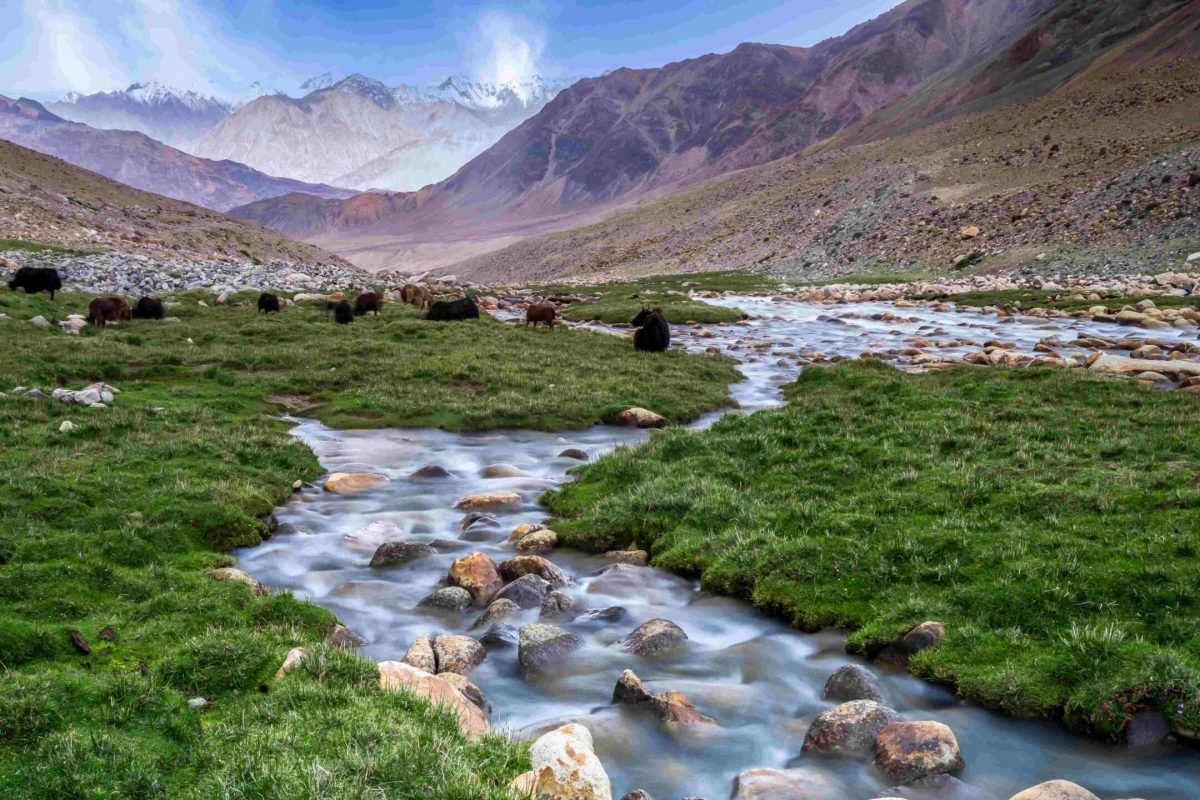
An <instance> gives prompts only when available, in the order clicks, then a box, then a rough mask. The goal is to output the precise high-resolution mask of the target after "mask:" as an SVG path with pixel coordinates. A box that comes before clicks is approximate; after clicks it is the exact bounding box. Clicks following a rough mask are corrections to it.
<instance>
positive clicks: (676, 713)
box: [612, 669, 712, 725]
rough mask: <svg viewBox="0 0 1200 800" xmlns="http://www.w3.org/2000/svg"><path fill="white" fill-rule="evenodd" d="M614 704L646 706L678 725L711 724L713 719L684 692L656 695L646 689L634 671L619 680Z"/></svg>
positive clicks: (624, 673) (665, 719)
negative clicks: (703, 712)
mask: <svg viewBox="0 0 1200 800" xmlns="http://www.w3.org/2000/svg"><path fill="white" fill-rule="evenodd" d="M612 701H613V703H621V704H624V705H631V706H644V707H646V708H649V709H651V710H652V711H653V712H654V713H655V715H657V716H658V718H659V719H660V720H662V721H663V722H669V723H672V724H676V725H693V724H696V723H711V722H712V718H711V717H707V716H705V715H704V714H701V713H700V712H699V711H698V710H696V707H695V706H694V705H692V701H691V700H689V699H688V698H687V695H685V694H683V693H682V692H676V691H666V692H661V693H658V694H655V693H654V692H651V691H650V690H649V689H647V688H646V686H645V684H643V683H642V680H641V678H639V677H638V676H637V675H636V674H635V673H634V672H633V670H629V669H627V670H625V671H624V672H622V673H621V677H620V678H618V679H617V685H616V688H615V689H613V697H612Z"/></svg>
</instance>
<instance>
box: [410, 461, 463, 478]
mask: <svg viewBox="0 0 1200 800" xmlns="http://www.w3.org/2000/svg"><path fill="white" fill-rule="evenodd" d="M411 477H413V478H426V479H438V478H453V477H454V473H453V472H451V471H450V470H448V469H446V468H445V467H442V466H438V465H437V464H428V465H426V466H424V467H421V468H420V469H419V470H417V471H416V472H414V473H413V474H412V476H411Z"/></svg>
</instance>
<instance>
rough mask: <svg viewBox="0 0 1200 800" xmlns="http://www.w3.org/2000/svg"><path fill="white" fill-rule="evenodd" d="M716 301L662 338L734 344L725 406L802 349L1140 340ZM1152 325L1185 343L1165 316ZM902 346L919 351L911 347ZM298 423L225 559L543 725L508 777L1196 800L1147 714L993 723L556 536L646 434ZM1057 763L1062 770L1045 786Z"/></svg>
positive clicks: (1029, 348)
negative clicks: (711, 309) (254, 528)
mask: <svg viewBox="0 0 1200 800" xmlns="http://www.w3.org/2000/svg"><path fill="white" fill-rule="evenodd" d="M498 302H499V303H502V304H506V305H513V304H515V303H517V302H519V298H515V297H514V298H508V297H507V296H506V295H504V294H501V296H500V297H499V298H498ZM714 302H718V303H724V304H730V305H734V306H736V307H739V308H743V309H744V310H746V311H747V312H748V314H749V315H750V319H748V320H746V321H744V322H743V323H741V324H731V325H723V326H712V327H709V326H697V327H695V328H690V329H689V328H682V329H680V330H678V341H679V342H681V343H682V345H683V346H686V347H689V348H692V349H698V350H706V349H710V348H711V349H713V350H714V351H716V352H720V353H726V354H729V355H732V356H734V357H736V358H738V359H739V361H741V362H742V370H743V373H744V374H745V376H746V381H745V382H744V383H742V384H740V385H738V386H737V387H735V388H734V393H735V396H736V397H737V399H738V401H739V403H740V405H741V407H742V409H743V411H753V410H756V409H759V408H766V407H770V406H773V405H777V404H778V403H780V402H781V392H780V387H781V386H782V385H783V384H785V383H787V382H788V381H790V380H791V379H792V378H793V377H794V376H795V375H796V374H797V372H798V371H799V370H800V369H802V368H804V367H805V366H807V365H810V364H814V363H824V362H829V361H834V360H838V359H842V358H856V357H860V356H862V355H863V354H864V353H874V354H877V355H878V357H884V358H887V359H888V360H890V361H893V362H894V363H896V364H897V365H898V366H901V367H903V368H909V369H924V368H928V365H927V364H921V363H919V357H918V356H917V355H913V354H911V353H910V354H905V353H904V352H903V351H905V350H913V349H919V350H921V351H922V353H923V354H924V355H931V356H937V357H938V358H939V359H944V360H946V361H950V360H955V359H960V358H962V357H963V356H965V355H967V354H969V353H971V352H973V349H974V348H977V347H984V348H986V347H989V346H990V347H992V348H994V349H998V350H1002V351H1004V352H1006V353H1012V354H1015V355H1021V356H1029V357H1031V358H1037V357H1041V356H1042V355H1044V354H1043V353H1042V351H1039V350H1038V349H1037V348H1038V345H1039V343H1041V342H1043V341H1044V340H1047V339H1055V340H1058V341H1061V342H1064V344H1063V345H1062V348H1061V349H1062V352H1061V353H1060V356H1062V357H1064V358H1067V359H1074V358H1075V357H1076V356H1077V355H1083V354H1085V353H1088V354H1089V355H1087V356H1086V357H1090V351H1091V350H1095V351H1096V352H1098V353H1100V355H1101V356H1102V357H1108V356H1115V355H1117V353H1118V352H1124V351H1114V350H1113V349H1111V348H1104V347H1098V346H1096V345H1094V344H1089V345H1076V344H1074V343H1076V342H1079V341H1081V340H1101V339H1104V338H1105V337H1108V338H1116V332H1118V331H1123V330H1128V332H1129V333H1130V336H1131V338H1132V337H1137V336H1146V335H1147V334H1145V333H1144V331H1143V330H1142V329H1132V328H1129V329H1126V328H1121V327H1120V326H1118V325H1116V324H1114V323H1111V322H1104V321H1095V320H1092V319H1084V318H1073V317H1071V318H1061V319H1046V318H1038V317H1023V316H1013V315H1006V316H1000V315H998V314H996V313H991V312H987V311H983V310H975V309H973V310H963V311H952V310H949V309H946V308H941V307H939V306H937V305H935V304H933V303H913V305H912V307H909V308H905V307H899V308H898V307H897V304H896V303H885V302H849V301H845V300H841V301H832V300H831V301H829V302H820V303H813V302H795V301H793V300H791V299H786V298H780V297H776V298H771V297H757V298H749V297H722V298H715V299H714ZM1153 335H1154V336H1156V337H1164V338H1165V340H1169V341H1171V342H1172V343H1190V342H1189V340H1190V341H1195V338H1196V334H1195V332H1194V331H1192V330H1183V329H1176V328H1171V329H1169V330H1155V331H1154V332H1153ZM918 338H921V339H923V340H925V341H926V342H927V344H926V345H924V346H922V347H920V348H915V347H912V342H911V340H913V339H918ZM989 341H993V342H997V343H998V344H993V345H987V344H986V343H987V342H989ZM1066 343H1070V344H1066ZM1002 344H1003V345H1008V346H1007V347H1001V346H1000V345H1002ZM1140 346H1145V345H1144V344H1143V345H1139V347H1140ZM1180 352H1181V351H1180ZM1085 360H1086V358H1085ZM1175 361H1178V362H1181V363H1195V361H1196V356H1195V354H1194V353H1191V352H1188V353H1184V354H1183V355H1182V356H1181V357H1179V358H1176V359H1175ZM638 416H639V415H631V417H632V418H637V417H638ZM715 416H716V415H713V416H711V417H709V418H708V419H706V420H702V421H701V422H700V423H698V424H700V425H704V424H707V423H709V422H711V421H712V419H714V418H715ZM296 434H297V435H298V436H300V437H301V438H302V439H303V440H304V441H306V442H307V443H309V444H310V445H311V446H312V447H313V448H314V450H315V451H316V453H317V455H318V457H319V458H320V460H321V462H322V464H324V465H325V467H326V468H327V469H328V470H329V471H330V475H329V476H327V478H326V479H325V480H324V481H322V482H321V483H319V484H316V485H313V486H309V487H305V488H303V489H302V490H301V491H300V492H299V493H298V494H297V496H296V498H295V500H294V501H293V502H292V503H290V504H288V505H287V506H285V507H284V508H281V509H279V510H278V511H277V516H278V520H279V522H280V527H279V529H278V530H277V533H276V535H275V536H274V537H273V538H272V539H270V540H269V541H268V542H267V543H265V544H264V545H262V546H260V547H258V548H254V549H252V550H244V551H241V552H239V553H238V558H239V560H240V565H239V566H240V567H241V568H242V569H244V570H245V571H246V572H247V573H249V574H250V575H252V576H253V577H254V578H255V579H257V580H258V581H261V582H262V584H264V585H266V586H271V587H278V588H286V589H289V590H291V591H293V592H295V593H296V594H298V595H300V596H303V597H307V598H310V599H312V600H314V601H316V602H318V603H321V604H322V605H325V606H327V607H329V608H331V609H332V610H334V611H335V612H336V613H337V614H338V616H339V617H340V619H341V620H342V621H343V622H344V623H345V624H346V625H347V627H348V628H350V629H351V630H353V631H354V633H355V634H357V635H360V636H361V637H362V639H363V640H364V641H365V643H366V644H365V645H364V647H363V651H362V652H363V653H364V654H365V655H366V656H368V657H370V658H373V659H375V660H376V661H378V662H380V665H381V666H380V670H381V683H383V684H384V685H386V686H395V685H404V686H409V687H410V688H414V687H415V688H418V690H419V691H421V692H423V693H425V694H427V695H428V696H431V697H435V698H442V701H444V702H447V703H450V704H452V705H453V707H455V708H456V709H458V712H459V715H460V721H462V722H463V724H464V727H465V728H466V729H467V730H468V731H480V730H482V729H483V727H484V725H489V726H490V727H492V728H507V729H510V730H513V731H515V732H517V733H518V735H521V736H526V737H529V738H530V739H532V740H535V741H536V742H537V744H536V745H535V746H534V750H535V759H534V762H535V767H537V774H536V775H533V776H530V775H526V776H522V779H521V780H522V783H521V785H522V786H524V787H526V788H528V787H530V786H532V785H533V782H534V780H535V779H538V778H540V780H542V781H545V782H544V783H541V784H540V785H539V791H542V792H544V793H545V796H548V797H552V798H563V797H570V798H583V799H584V800H609V798H612V797H620V796H622V795H623V794H625V793H626V792H629V793H630V794H629V797H630V798H632V799H633V800H645V798H647V797H657V798H659V800H663V798H666V799H667V800H673V799H675V798H680V797H706V798H709V800H719V799H720V798H724V797H729V796H730V795H731V793H732V796H733V797H734V798H736V800H749V799H750V798H760V800H761V798H773V797H780V798H782V797H811V798H830V799H831V800H832V798H843V797H862V798H869V797H877V798H878V797H899V798H909V799H910V800H911V799H913V798H959V799H960V800H1006V799H1007V798H1011V797H1020V798H1021V800H1044V799H1045V798H1061V797H1069V798H1080V800H1089V798H1094V797H1097V796H1099V797H1103V798H1105V800H1112V798H1132V797H1140V798H1147V799H1148V800H1149V799H1150V798H1153V799H1154V800H1184V798H1192V797H1196V796H1200V760H1198V759H1197V758H1196V757H1195V754H1194V752H1192V751H1189V750H1187V749H1185V748H1181V747H1179V746H1177V745H1176V744H1175V743H1173V742H1171V741H1169V740H1168V739H1166V738H1165V737H1164V736H1163V734H1162V732H1161V730H1160V731H1159V733H1157V734H1156V733H1155V730H1156V729H1155V726H1154V725H1152V724H1150V723H1152V722H1153V720H1148V721H1147V726H1146V730H1147V731H1149V733H1148V734H1147V735H1145V736H1143V735H1142V733H1143V732H1139V733H1138V735H1137V738H1136V739H1131V744H1137V745H1139V747H1137V748H1133V747H1114V746H1109V745H1105V744H1102V743H1099V742H1092V741H1084V740H1081V739H1079V738H1076V737H1073V736H1071V735H1069V734H1067V733H1066V732H1064V731H1062V730H1060V729H1057V728H1055V727H1053V726H1049V725H1044V724H1040V723H1037V722H1032V721H1021V720H1012V719H1007V718H1003V717H1000V716H998V715H995V714H992V713H989V712H986V711H983V710H981V709H978V708H975V707H973V706H971V705H970V704H968V703H964V702H962V701H960V700H959V699H957V698H955V697H954V696H953V695H952V694H951V693H950V692H948V691H946V690H945V689H941V688H938V687H934V686H931V685H929V684H926V683H924V682H922V681H919V680H917V679H915V678H913V677H911V676H909V675H908V674H907V673H905V672H904V671H903V670H901V669H898V668H896V667H893V666H888V665H887V664H880V663H874V664H867V663H863V662H858V661H856V660H854V659H851V658H849V657H847V656H846V654H845V653H844V650H843V648H842V643H841V638H840V636H839V635H837V634H836V633H826V634H820V635H805V634H801V633H798V632H796V631H795V630H792V629H790V628H788V627H787V626H785V625H783V624H781V623H779V622H777V621H775V620H772V619H769V618H767V617H764V616H763V615H762V614H760V613H759V612H757V611H756V610H754V609H752V608H750V607H749V606H746V605H744V604H741V603H738V602H734V601H730V600H727V599H723V598H720V597H714V596H711V595H709V594H707V593H705V592H703V591H701V590H700V589H699V587H698V586H697V585H696V584H695V583H694V582H692V581H689V580H686V579H681V578H679V577H676V576H672V575H670V574H667V573H664V572H662V571H660V570H657V569H654V568H651V567H648V566H645V563H646V557H647V554H646V553H644V552H641V551H640V550H639V549H638V547H637V543H636V542H629V543H628V544H627V546H626V547H625V549H623V550H620V551H614V552H612V553H606V554H601V555H586V554H582V553H576V552H570V551H565V550H562V549H558V548H557V547H556V545H557V541H556V537H555V536H554V534H553V532H552V531H547V530H545V529H544V528H542V527H541V526H542V525H544V523H545V514H544V512H543V511H542V510H541V508H540V507H539V506H538V504H537V498H538V496H539V495H540V494H541V493H542V492H543V491H545V490H546V489H547V488H552V487H554V486H556V485H558V484H559V483H560V482H561V481H564V480H569V479H570V476H569V474H568V470H569V469H570V468H571V467H572V466H574V465H577V464H579V463H582V460H585V459H586V460H590V459H594V458H596V457H598V456H600V455H602V454H604V453H605V452H607V451H609V450H610V449H612V448H614V447H618V446H622V445H636V444H637V443H638V442H640V441H643V440H644V438H645V437H646V436H647V435H648V434H647V432H646V431H645V430H643V429H640V428H636V427H625V428H619V427H597V428H592V429H589V430H585V431H572V432H565V433H562V434H554V433H539V432H533V431H512V432H510V431H496V432H490V433H473V434H456V433H447V432H444V431H436V430H428V429H418V430H384V431H336V430H332V429H328V428H325V427H324V426H322V425H320V424H318V423H315V422H308V421H302V422H299V424H298V427H297V428H296ZM354 476H358V477H354ZM940 631H941V626H940V624H938V623H936V622H935V621H929V622H928V623H926V624H923V625H920V626H918V627H917V628H915V629H914V630H913V631H911V632H910V633H909V635H908V636H906V637H904V639H903V640H901V641H899V642H897V643H896V645H895V648H896V651H897V652H898V653H902V652H912V651H913V650H915V649H919V648H921V647H927V646H936V642H937V640H938V638H939V636H940ZM898 660H902V659H898ZM571 753H574V754H575V755H576V757H577V759H578V761H577V763H578V765H579V766H580V768H579V769H573V768H572V766H571V760H570V759H569V758H566V756H568V755H569V754H571ZM564 759H565V760H564ZM1063 779H1069V780H1070V781H1072V782H1073V784H1071V785H1068V784H1064V783H1061V782H1060V783H1051V784H1050V785H1047V786H1042V785H1041V784H1044V783H1046V782H1050V781H1061V780H1063ZM1035 786H1036V787H1037V788H1036V789H1030V787H1035ZM1080 786H1086V787H1087V788H1088V789H1089V790H1091V792H1095V793H1096V794H1095V795H1093V794H1091V793H1088V792H1085V791H1084V790H1083V789H1080V788H1079V787H1080ZM635 790H640V791H641V793H640V794H639V793H637V791H635ZM1026 790H1030V791H1029V792H1028V793H1025V794H1019V793H1021V792H1026ZM1054 792H1058V794H1055V793H1054Z"/></svg>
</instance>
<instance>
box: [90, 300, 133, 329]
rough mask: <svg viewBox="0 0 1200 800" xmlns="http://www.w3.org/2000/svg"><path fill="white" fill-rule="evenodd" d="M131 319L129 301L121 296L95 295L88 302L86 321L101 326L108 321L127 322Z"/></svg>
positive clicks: (131, 313)
mask: <svg viewBox="0 0 1200 800" xmlns="http://www.w3.org/2000/svg"><path fill="white" fill-rule="evenodd" d="M131 319H133V312H131V311H130V310H129V303H127V302H125V298H123V297H97V298H96V299H94V300H92V302H90V303H88V315H87V321H88V322H90V323H91V324H93V325H95V326H97V327H100V328H103V327H105V326H106V325H107V324H108V323H110V322H128V321H129V320H131Z"/></svg>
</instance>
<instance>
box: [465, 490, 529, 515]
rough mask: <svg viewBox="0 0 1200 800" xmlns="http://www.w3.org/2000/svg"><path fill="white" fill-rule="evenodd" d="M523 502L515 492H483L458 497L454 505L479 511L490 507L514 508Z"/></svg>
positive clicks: (466, 509)
mask: <svg viewBox="0 0 1200 800" xmlns="http://www.w3.org/2000/svg"><path fill="white" fill-rule="evenodd" d="M522 502H524V501H522V500H521V495H519V494H517V493H516V492H485V493H483V494H469V495H467V496H466V497H460V498H459V499H458V502H457V503H455V504H454V507H455V508H457V509H458V510H460V511H479V510H481V509H491V508H516V507H517V506H519V505H521V503H522Z"/></svg>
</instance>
